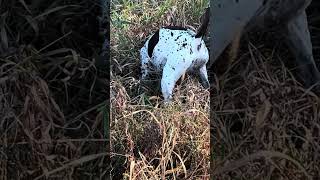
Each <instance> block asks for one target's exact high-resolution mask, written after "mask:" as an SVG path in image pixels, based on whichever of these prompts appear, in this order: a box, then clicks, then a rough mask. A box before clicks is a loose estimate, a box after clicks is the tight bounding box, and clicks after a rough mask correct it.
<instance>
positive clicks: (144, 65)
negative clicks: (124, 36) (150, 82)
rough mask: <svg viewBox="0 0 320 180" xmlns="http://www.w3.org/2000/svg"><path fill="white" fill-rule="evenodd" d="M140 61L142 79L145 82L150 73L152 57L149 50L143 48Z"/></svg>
mask: <svg viewBox="0 0 320 180" xmlns="http://www.w3.org/2000/svg"><path fill="white" fill-rule="evenodd" d="M140 60H141V79H142V80H145V79H146V77H147V75H148V73H149V63H150V57H149V55H148V52H147V48H146V47H145V46H143V47H142V48H141V50H140Z"/></svg>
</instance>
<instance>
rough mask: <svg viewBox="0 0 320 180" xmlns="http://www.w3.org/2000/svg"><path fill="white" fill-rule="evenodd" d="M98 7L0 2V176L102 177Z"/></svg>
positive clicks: (87, 3)
mask: <svg viewBox="0 0 320 180" xmlns="http://www.w3.org/2000/svg"><path fill="white" fill-rule="evenodd" d="M99 4H100V2H98V1H62V0H58V1H52V2H47V1H41V0H35V1H24V0H19V1H10V0H3V1H0V144H1V146H0V169H1V170H0V177H1V178H2V179H43V178H44V177H47V178H57V179H80V178H85V179H90V178H94V177H95V178H101V179H102V178H103V177H104V176H105V175H106V171H107V168H106V165H105V163H106V160H105V157H106V155H107V154H106V153H105V146H104V143H105V139H104V138H105V132H104V130H103V119H104V117H105V116H106V114H104V113H103V112H104V110H103V109H104V108H105V103H106V102H105V100H106V97H107V94H108V90H107V89H106V87H108V86H107V85H108V83H107V76H106V74H107V73H108V71H106V68H105V67H103V66H99V65H103V64H102V63H103V62H102V61H99V58H97V57H98V55H99V53H100V52H99V51H100V50H99V49H100V47H101V44H102V37H100V36H99V22H98V21H97V17H98V16H100V14H99V13H100V10H101V8H100V5H99Z"/></svg>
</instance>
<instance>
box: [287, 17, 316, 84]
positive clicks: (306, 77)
mask: <svg viewBox="0 0 320 180" xmlns="http://www.w3.org/2000/svg"><path fill="white" fill-rule="evenodd" d="M284 35H285V37H286V39H287V43H288V46H289V47H290V49H291V50H292V52H293V53H294V55H295V58H296V61H297V64H298V66H299V70H300V73H301V76H302V79H303V81H304V82H305V85H306V86H307V87H310V86H311V85H313V84H315V83H317V82H319V80H320V73H319V71H318V69H317V66H316V64H315V62H314V59H313V54H312V43H311V38H310V32H309V29H308V21H307V15H306V13H305V12H303V13H302V14H300V15H298V16H297V17H295V18H294V19H292V20H291V21H289V22H288V24H287V27H286V29H285V31H284Z"/></svg>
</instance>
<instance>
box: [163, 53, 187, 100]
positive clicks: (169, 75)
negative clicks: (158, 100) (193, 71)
mask: <svg viewBox="0 0 320 180" xmlns="http://www.w3.org/2000/svg"><path fill="white" fill-rule="evenodd" d="M177 57H179V55H177V56H176V57H174V56H173V57H171V58H168V59H167V62H166V64H165V66H164V67H163V72H162V78H161V91H162V95H163V97H164V101H165V102H166V103H167V102H170V101H171V99H172V91H173V88H174V86H175V84H176V82H177V81H178V79H179V78H180V77H181V76H182V75H183V74H184V73H185V72H186V71H187V69H188V68H189V67H190V65H191V63H192V61H191V60H188V59H185V58H182V56H180V57H181V59H179V58H177Z"/></svg>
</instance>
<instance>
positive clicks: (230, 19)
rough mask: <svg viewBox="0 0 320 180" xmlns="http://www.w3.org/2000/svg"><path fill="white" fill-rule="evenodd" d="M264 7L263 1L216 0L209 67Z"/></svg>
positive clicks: (212, 13) (212, 22) (214, 2)
mask: <svg viewBox="0 0 320 180" xmlns="http://www.w3.org/2000/svg"><path fill="white" fill-rule="evenodd" d="M262 5H263V1H262V0H254V1H253V0H241V1H235V0H214V1H213V3H211V6H212V7H211V9H210V12H211V16H210V17H211V18H210V24H211V25H210V34H211V35H210V36H211V41H210V43H211V44H210V46H211V50H210V64H209V67H211V65H212V64H213V63H214V61H215V60H216V59H217V58H218V57H219V56H220V54H221V53H222V52H223V51H224V49H225V48H226V47H227V46H228V45H229V44H230V43H231V41H232V40H234V39H235V38H236V36H237V35H238V34H239V31H241V29H242V28H244V27H245V26H246V25H247V23H248V22H249V21H250V20H251V19H252V18H253V17H254V16H255V15H256V13H257V12H258V10H259V9H260V8H261V7H262Z"/></svg>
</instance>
